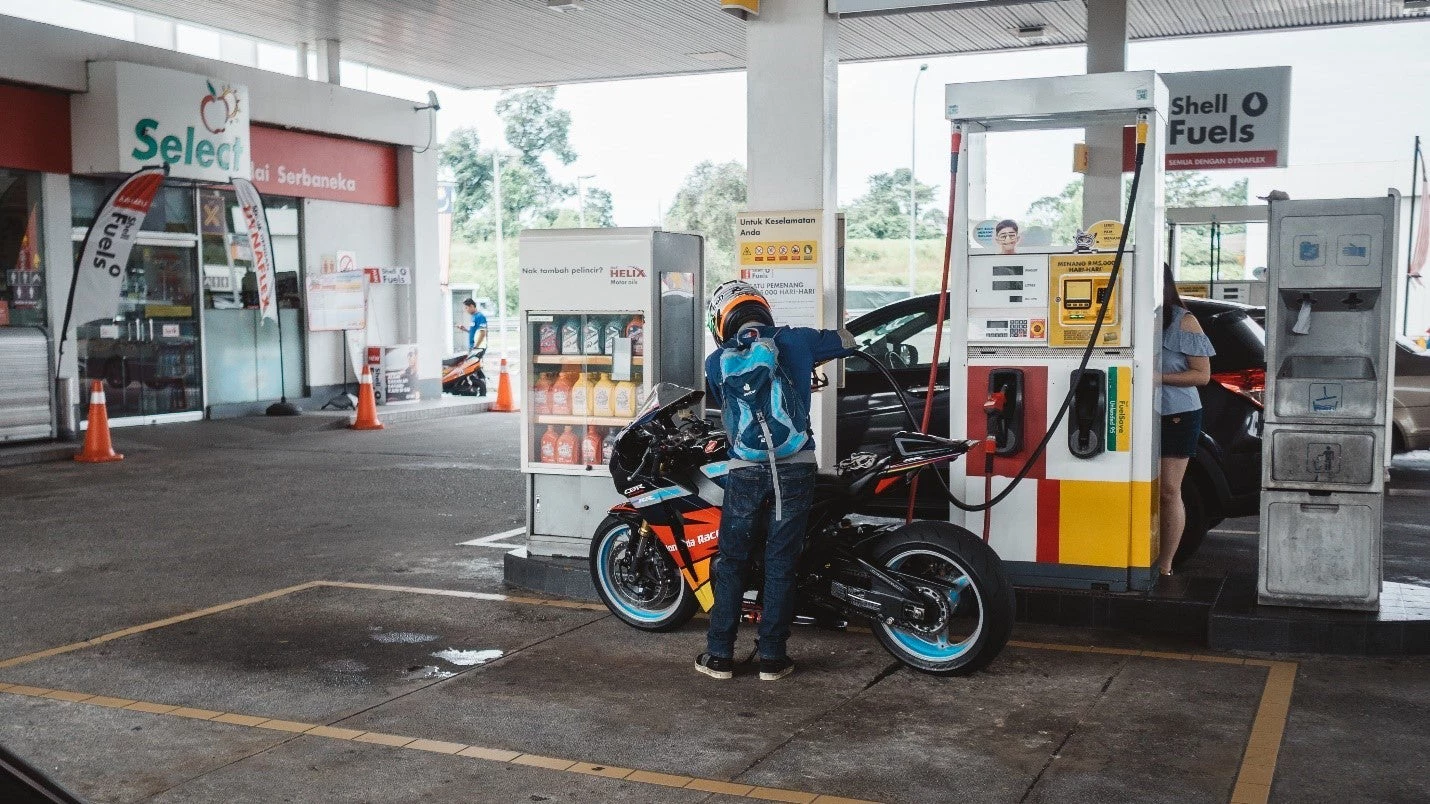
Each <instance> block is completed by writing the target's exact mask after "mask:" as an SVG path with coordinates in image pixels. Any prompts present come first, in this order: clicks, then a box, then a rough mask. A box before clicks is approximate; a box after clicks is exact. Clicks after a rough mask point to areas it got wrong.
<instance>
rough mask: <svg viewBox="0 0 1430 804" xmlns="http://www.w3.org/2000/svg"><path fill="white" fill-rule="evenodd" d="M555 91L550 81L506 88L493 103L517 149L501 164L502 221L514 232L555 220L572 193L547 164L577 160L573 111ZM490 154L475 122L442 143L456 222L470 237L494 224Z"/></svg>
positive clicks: (488, 233)
mask: <svg viewBox="0 0 1430 804" xmlns="http://www.w3.org/2000/svg"><path fill="white" fill-rule="evenodd" d="M555 94H556V90H555V89H554V88H551V87H547V88H544V89H526V90H521V91H518V92H507V93H504V94H503V95H502V97H501V99H500V100H499V101H497V104H496V112H497V115H498V116H499V117H500V118H501V119H502V123H503V133H504V134H505V135H506V141H507V143H508V144H509V145H510V146H511V147H512V148H513V149H514V151H515V155H514V156H509V157H506V158H504V159H503V160H502V164H501V191H502V225H503V227H504V229H505V231H507V232H508V233H511V234H513V235H514V234H515V233H516V232H518V231H520V230H521V229H525V228H545V227H549V226H552V225H554V224H555V223H556V221H557V219H558V218H559V217H560V214H561V206H562V204H563V203H564V202H565V201H566V199H569V198H572V197H574V196H575V195H576V186H575V185H574V184H566V183H563V182H557V181H555V180H553V179H552V178H551V172H550V170H549V169H548V168H547V162H548V160H552V159H554V160H556V161H557V162H559V163H561V164H563V165H569V164H571V163H572V162H574V161H576V152H575V150H573V149H572V147H571V142H570V133H571V113H570V112H568V111H566V110H564V109H557V108H556V106H555V102H554V101H555ZM492 159H493V154H492V152H491V151H483V150H482V148H481V140H480V138H479V137H478V135H477V131H476V129H473V128H462V129H458V130H457V131H456V132H453V134H452V136H451V137H450V138H448V140H447V141H446V142H445V143H443V145H442V153H441V162H442V165H443V166H444V167H446V168H447V169H449V170H450V171H451V172H452V174H453V178H454V180H455V181H456V183H457V191H456V209H455V212H454V217H453V220H454V222H455V224H456V225H455V227H454V228H455V229H456V231H458V232H459V233H460V234H461V235H462V236H463V237H465V238H466V239H468V240H472V241H476V240H485V239H488V238H490V237H492V236H493V233H494V232H495V230H496V221H495V218H494V217H493V216H492V211H491V206H492V197H493V193H494V188H493V181H492V178H493V177H492V171H493V168H492ZM593 189H594V188H593ZM589 196H590V194H589V193H588V207H587V211H588V212H589V211H590V205H589ZM608 197H609V196H607V198H608ZM598 198H599V196H598Z"/></svg>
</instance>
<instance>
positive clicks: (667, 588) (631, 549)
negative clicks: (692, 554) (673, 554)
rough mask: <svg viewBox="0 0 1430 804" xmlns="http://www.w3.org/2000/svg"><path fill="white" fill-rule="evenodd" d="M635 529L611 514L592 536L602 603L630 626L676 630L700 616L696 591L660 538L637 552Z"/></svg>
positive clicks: (594, 575)
mask: <svg viewBox="0 0 1430 804" xmlns="http://www.w3.org/2000/svg"><path fill="white" fill-rule="evenodd" d="M638 543H639V538H638V536H637V534H636V530H635V528H633V527H631V525H630V523H629V522H626V521H624V520H621V519H617V518H616V517H613V516H612V517H606V519H605V521H604V522H602V523H601V526H600V527H599V528H597V529H596V535H595V537H594V538H592V539H591V582H592V583H593V584H594V585H595V587H596V592H597V594H599V595H600V596H601V602H602V603H605V604H606V608H608V609H610V610H611V613H612V614H614V615H616V616H617V617H619V618H621V620H622V621H624V622H625V623H626V625H629V626H631V627H632V628H639V629H641V630H642V631H673V630H675V629H677V628H679V627H680V626H682V625H685V624H686V623H687V622H689V621H690V618H691V617H694V616H695V608H696V603H695V594H694V593H693V592H691V591H690V587H689V586H687V585H686V583H685V579H684V578H682V577H680V570H678V569H676V567H675V563H674V562H672V561H671V559H670V557H669V556H668V555H666V551H665V548H664V547H663V546H661V545H660V544H659V543H652V544H649V545H647V547H646V550H645V552H644V553H643V554H642V555H640V556H637V555H636V552H637V550H636V548H637V545H638Z"/></svg>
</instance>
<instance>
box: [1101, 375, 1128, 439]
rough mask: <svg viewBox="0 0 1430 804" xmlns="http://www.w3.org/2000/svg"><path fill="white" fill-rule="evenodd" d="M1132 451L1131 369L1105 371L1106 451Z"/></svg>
mask: <svg viewBox="0 0 1430 804" xmlns="http://www.w3.org/2000/svg"><path fill="white" fill-rule="evenodd" d="M1131 449H1132V367H1131V366H1111V367H1109V368H1108V369H1107V451H1108V452H1129V451H1131Z"/></svg>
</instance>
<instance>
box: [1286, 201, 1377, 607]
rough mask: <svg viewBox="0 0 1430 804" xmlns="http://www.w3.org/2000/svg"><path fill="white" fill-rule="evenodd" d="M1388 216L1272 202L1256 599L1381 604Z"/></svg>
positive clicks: (1370, 210)
mask: <svg viewBox="0 0 1430 804" xmlns="http://www.w3.org/2000/svg"><path fill="white" fill-rule="evenodd" d="M1396 206H1397V205H1396V198H1395V197H1394V196H1387V197H1385V198H1369V199H1345V200H1334V201H1273V202H1272V203H1271V233H1270V240H1269V242H1268V252H1269V253H1268V255H1267V266H1268V276H1269V281H1270V288H1269V290H1270V294H1269V295H1270V302H1271V303H1270V304H1269V305H1268V306H1267V311H1266V312H1267V327H1266V330H1267V339H1266V434H1265V437H1264V439H1263V442H1262V443H1263V447H1262V475H1261V482H1262V493H1261V549H1260V558H1261V561H1260V577H1259V584H1258V598H1259V600H1260V602H1261V603H1266V604H1278V605H1303V606H1315V607H1326V608H1350V609H1371V610H1373V609H1376V608H1378V607H1379V599H1380V586H1381V573H1382V564H1381V519H1382V506H1383V503H1384V498H1383V492H1384V480H1385V470H1386V438H1387V435H1388V431H1387V427H1388V424H1387V422H1388V418H1387V415H1386V412H1387V409H1388V407H1389V406H1388V401H1387V400H1388V396H1389V394H1390V389H1391V388H1392V387H1393V383H1392V382H1391V381H1390V380H1391V373H1392V371H1393V367H1394V362H1393V360H1392V349H1393V348H1394V346H1393V344H1394V340H1393V337H1392V335H1391V327H1392V317H1393V316H1394V314H1395V309H1396V305H1395V290H1394V288H1395V287H1396V262H1395V242H1396V238H1395V224H1396V216H1397V211H1396Z"/></svg>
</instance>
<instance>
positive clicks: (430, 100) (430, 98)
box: [412, 89, 442, 112]
mask: <svg viewBox="0 0 1430 804" xmlns="http://www.w3.org/2000/svg"><path fill="white" fill-rule="evenodd" d="M412 108H413V110H414V111H418V112H420V111H422V110H423V109H431V110H432V111H434V112H436V111H439V110H441V108H442V104H440V103H438V102H437V93H436V92H433V91H432V90H430V89H429V90H427V103H426V104H425V105H423V106H413V107H412Z"/></svg>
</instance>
